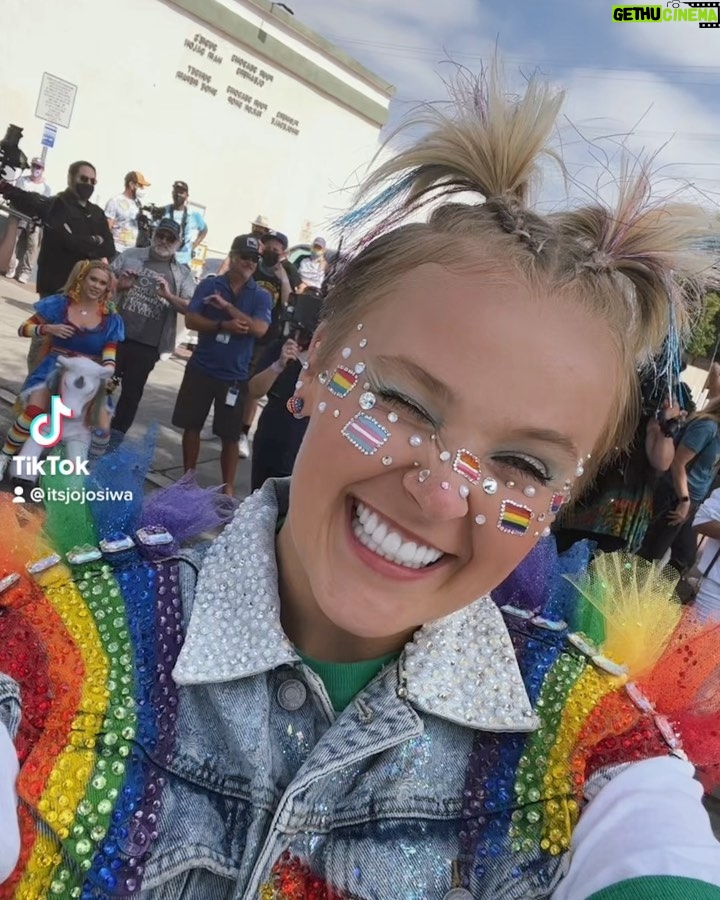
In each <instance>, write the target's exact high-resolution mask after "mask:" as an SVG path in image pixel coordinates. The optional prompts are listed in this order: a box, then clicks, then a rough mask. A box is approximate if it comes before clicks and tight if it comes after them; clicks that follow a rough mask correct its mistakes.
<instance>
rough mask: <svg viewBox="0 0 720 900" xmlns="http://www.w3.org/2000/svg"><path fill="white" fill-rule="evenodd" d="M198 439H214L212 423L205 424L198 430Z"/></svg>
mask: <svg viewBox="0 0 720 900" xmlns="http://www.w3.org/2000/svg"><path fill="white" fill-rule="evenodd" d="M200 440H201V441H212V440H215V435H214V434H213V430H212V425H206V426H205V427H204V428H203V430H202V431H201V432H200Z"/></svg>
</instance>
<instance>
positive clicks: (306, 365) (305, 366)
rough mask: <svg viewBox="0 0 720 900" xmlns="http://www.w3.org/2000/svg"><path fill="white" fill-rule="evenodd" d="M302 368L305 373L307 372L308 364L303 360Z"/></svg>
mask: <svg viewBox="0 0 720 900" xmlns="http://www.w3.org/2000/svg"><path fill="white" fill-rule="evenodd" d="M302 367H303V369H305V371H307V370H308V369H309V368H310V363H309V362H308V361H307V360H305V362H304V363H303V364H302Z"/></svg>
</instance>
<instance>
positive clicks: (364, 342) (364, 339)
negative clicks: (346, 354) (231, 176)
mask: <svg viewBox="0 0 720 900" xmlns="http://www.w3.org/2000/svg"><path fill="white" fill-rule="evenodd" d="M360 346H361V347H367V338H363V339H362V340H361V341H360Z"/></svg>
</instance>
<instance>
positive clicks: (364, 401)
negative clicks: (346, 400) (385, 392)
mask: <svg viewBox="0 0 720 900" xmlns="http://www.w3.org/2000/svg"><path fill="white" fill-rule="evenodd" d="M376 402H377V399H376V397H375V394H373V393H372V391H365V393H364V394H360V397H359V398H358V405H359V406H360V409H372V408H373V406H375V404H376Z"/></svg>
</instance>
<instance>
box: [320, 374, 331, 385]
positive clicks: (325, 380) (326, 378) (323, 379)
mask: <svg viewBox="0 0 720 900" xmlns="http://www.w3.org/2000/svg"><path fill="white" fill-rule="evenodd" d="M329 380H330V373H329V372H327V371H326V372H321V373H320V374H319V375H318V381H319V382H320V384H327V383H328V381H329Z"/></svg>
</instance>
